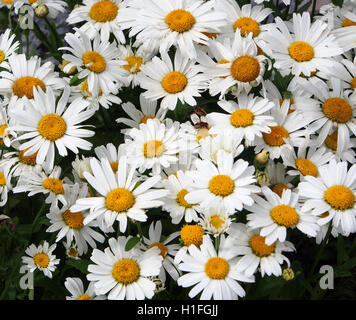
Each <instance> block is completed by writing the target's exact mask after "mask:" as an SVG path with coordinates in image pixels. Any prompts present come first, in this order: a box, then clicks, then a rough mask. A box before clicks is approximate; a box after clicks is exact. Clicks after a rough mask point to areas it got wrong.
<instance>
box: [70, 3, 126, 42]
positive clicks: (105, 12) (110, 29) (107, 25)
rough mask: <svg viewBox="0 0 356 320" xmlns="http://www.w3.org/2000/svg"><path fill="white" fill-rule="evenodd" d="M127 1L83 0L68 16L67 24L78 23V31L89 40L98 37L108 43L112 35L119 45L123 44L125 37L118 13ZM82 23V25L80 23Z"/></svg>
mask: <svg viewBox="0 0 356 320" xmlns="http://www.w3.org/2000/svg"><path fill="white" fill-rule="evenodd" d="M126 2H128V1H127V0H100V1H98V0H83V4H82V5H80V6H77V7H75V8H74V9H73V10H72V11H71V12H70V14H69V16H68V18H67V20H66V22H67V23H68V24H77V23H80V24H81V27H80V30H81V31H82V32H83V33H85V34H87V35H88V36H89V38H90V39H94V38H95V37H96V36H97V35H100V38H101V40H102V41H108V40H109V37H110V34H113V35H114V36H115V38H116V39H117V41H118V42H119V43H125V42H126V39H125V35H124V33H123V32H122V29H121V27H120V23H119V21H118V12H119V11H120V10H122V8H124V7H125V4H126ZM82 22H84V23H82Z"/></svg>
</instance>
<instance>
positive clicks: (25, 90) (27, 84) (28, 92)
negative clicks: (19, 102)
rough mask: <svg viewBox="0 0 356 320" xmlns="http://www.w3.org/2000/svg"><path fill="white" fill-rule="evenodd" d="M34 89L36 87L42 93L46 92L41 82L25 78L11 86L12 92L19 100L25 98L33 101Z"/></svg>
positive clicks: (28, 77)
mask: <svg viewBox="0 0 356 320" xmlns="http://www.w3.org/2000/svg"><path fill="white" fill-rule="evenodd" d="M34 87H36V89H37V90H38V87H40V88H41V89H42V91H44V92H45V91H46V86H45V84H44V82H43V81H42V80H40V79H38V78H34V77H30V76H27V77H22V78H19V79H17V80H16V81H15V82H14V84H13V86H12V92H13V93H14V95H15V96H18V97H19V98H22V97H24V96H26V97H27V98H28V99H33V88H34Z"/></svg>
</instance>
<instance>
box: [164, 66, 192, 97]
mask: <svg viewBox="0 0 356 320" xmlns="http://www.w3.org/2000/svg"><path fill="white" fill-rule="evenodd" d="M187 84H188V80H187V77H186V76H185V75H184V74H183V73H181V72H178V71H172V72H170V73H168V74H166V75H165V76H164V78H163V79H162V81H161V85H162V88H163V89H164V90H165V91H167V92H168V93H170V94H174V93H178V92H182V91H183V90H184V88H185V87H186V85H187Z"/></svg>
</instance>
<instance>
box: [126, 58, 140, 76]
mask: <svg viewBox="0 0 356 320" xmlns="http://www.w3.org/2000/svg"><path fill="white" fill-rule="evenodd" d="M125 60H126V61H127V63H128V64H125V65H124V66H123V68H124V69H125V70H126V71H128V72H131V73H133V74H136V73H137V72H139V71H140V67H141V65H142V63H143V59H142V58H141V57H137V56H130V57H127V58H126V59H125Z"/></svg>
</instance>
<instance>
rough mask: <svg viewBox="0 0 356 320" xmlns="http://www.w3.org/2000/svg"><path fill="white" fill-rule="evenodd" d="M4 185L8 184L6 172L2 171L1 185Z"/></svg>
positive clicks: (0, 176) (0, 175) (0, 174)
mask: <svg viewBox="0 0 356 320" xmlns="http://www.w3.org/2000/svg"><path fill="white" fill-rule="evenodd" d="M4 185H6V179H5V174H4V172H0V186H1V187H3V186H4Z"/></svg>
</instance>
